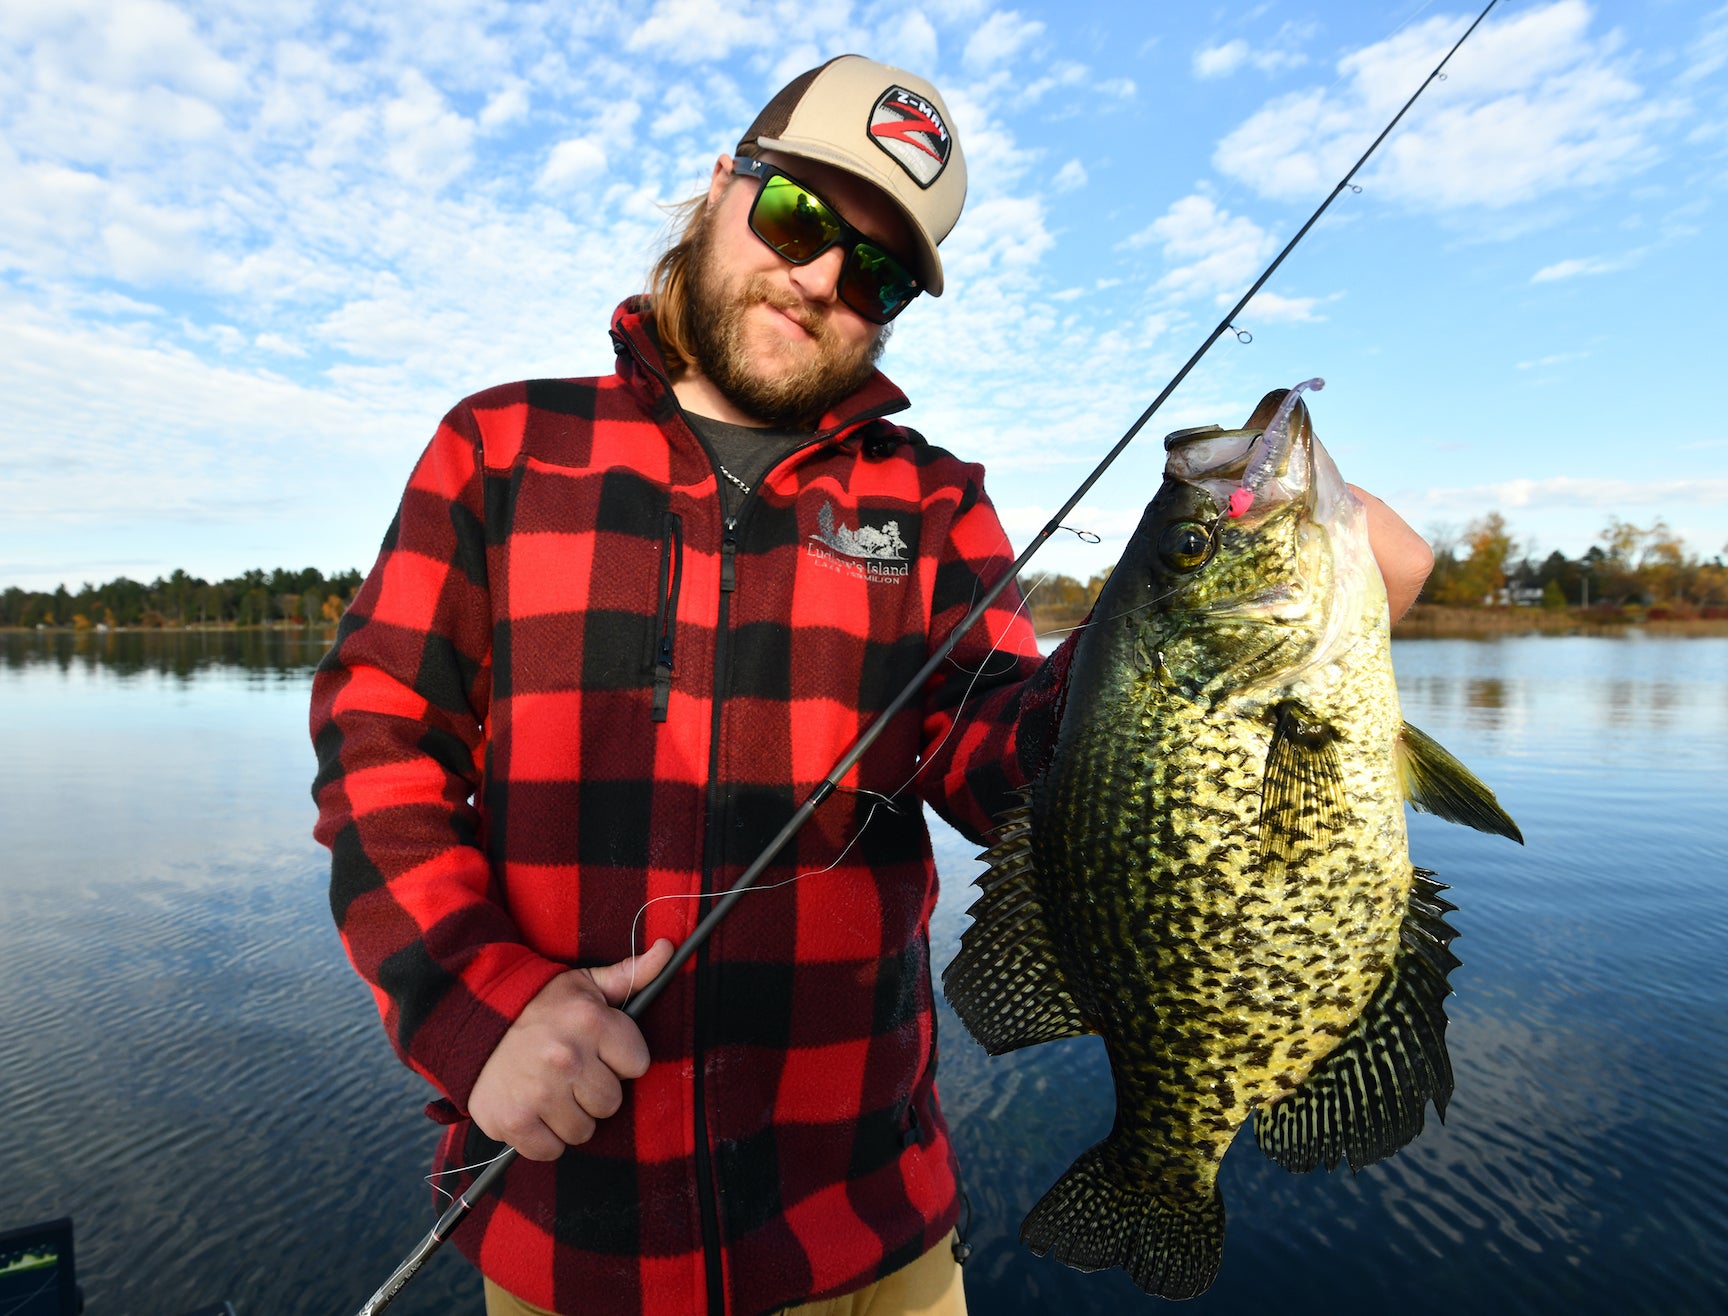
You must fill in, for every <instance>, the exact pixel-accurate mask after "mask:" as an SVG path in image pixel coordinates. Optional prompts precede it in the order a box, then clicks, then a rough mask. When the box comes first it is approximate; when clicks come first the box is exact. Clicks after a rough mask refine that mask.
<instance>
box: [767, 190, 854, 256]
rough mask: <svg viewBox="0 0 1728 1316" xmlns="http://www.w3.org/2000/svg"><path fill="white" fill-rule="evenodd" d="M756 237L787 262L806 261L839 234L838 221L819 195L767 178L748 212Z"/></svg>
mask: <svg viewBox="0 0 1728 1316" xmlns="http://www.w3.org/2000/svg"><path fill="white" fill-rule="evenodd" d="M750 217H751V222H752V225H753V227H754V228H755V230H756V232H757V234H758V236H760V237H761V238H762V240H763V241H764V242H766V243H767V244H768V245H769V246H770V247H773V248H774V250H775V251H777V252H779V253H780V254H781V255H782V256H784V257H785V258H786V259H787V260H790V261H806V260H809V259H810V258H811V257H812V256H814V255H815V254H816V253H817V252H819V251H821V250H822V248H823V247H826V246H827V245H828V244H829V243H831V242H833V241H834V239H835V238H837V237H838V236H839V235H840V222H839V219H838V218H837V217H836V216H835V214H834V212H833V211H831V210H829V209H828V207H827V205H826V204H824V202H823V201H822V199H821V198H820V197H815V196H812V195H811V194H810V193H808V192H806V191H805V190H804V189H803V188H801V187H799V186H798V184H796V183H794V182H793V181H792V180H791V179H789V178H770V179H769V180H768V181H767V182H766V183H764V184H763V185H762V191H761V192H760V193H758V194H757V197H756V205H755V207H754V209H752V211H751V212H750Z"/></svg>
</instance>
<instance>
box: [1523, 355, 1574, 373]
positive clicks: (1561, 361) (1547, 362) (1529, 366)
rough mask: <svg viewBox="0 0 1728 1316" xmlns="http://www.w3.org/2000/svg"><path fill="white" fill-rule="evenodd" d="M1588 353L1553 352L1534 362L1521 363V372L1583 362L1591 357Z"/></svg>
mask: <svg viewBox="0 0 1728 1316" xmlns="http://www.w3.org/2000/svg"><path fill="white" fill-rule="evenodd" d="M1589 355H1590V353H1588V352H1551V353H1549V354H1548V355H1547V356H1544V357H1538V358H1537V359H1536V360H1534V361H1520V362H1519V363H1518V369H1520V370H1540V369H1542V367H1544V366H1559V365H1565V364H1566V363H1567V362H1568V361H1583V360H1585V359H1586V358H1587V357H1589Z"/></svg>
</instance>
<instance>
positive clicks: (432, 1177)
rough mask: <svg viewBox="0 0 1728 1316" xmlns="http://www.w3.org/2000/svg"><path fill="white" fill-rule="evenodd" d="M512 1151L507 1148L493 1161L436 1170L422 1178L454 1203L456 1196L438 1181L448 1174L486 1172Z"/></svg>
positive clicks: (493, 1158)
mask: <svg viewBox="0 0 1728 1316" xmlns="http://www.w3.org/2000/svg"><path fill="white" fill-rule="evenodd" d="M511 1150H512V1149H511V1148H509V1147H506V1148H505V1149H504V1150H503V1151H501V1152H499V1153H498V1155H496V1156H494V1157H492V1160H487V1161H476V1162H474V1164H472V1165H452V1166H451V1167H450V1168H449V1169H448V1170H434V1171H432V1173H431V1174H428V1175H424V1176H422V1177H423V1178H424V1179H425V1180H426V1182H427V1183H429V1184H431V1185H432V1191H433V1192H435V1193H443V1194H444V1196H445V1197H448V1198H449V1199H450V1200H451V1201H452V1202H454V1201H455V1200H456V1194H455V1193H453V1192H450V1191H449V1190H448V1189H446V1188H445V1187H444V1185H442V1184H440V1183H439V1182H438V1180H440V1179H442V1178H443V1177H444V1176H445V1175H447V1174H465V1173H466V1172H467V1171H469V1170H484V1169H485V1168H486V1167H487V1166H488V1165H490V1164H492V1161H497V1160H502V1159H503V1158H504V1157H505V1156H506V1155H508V1154H509V1152H510V1151H511Z"/></svg>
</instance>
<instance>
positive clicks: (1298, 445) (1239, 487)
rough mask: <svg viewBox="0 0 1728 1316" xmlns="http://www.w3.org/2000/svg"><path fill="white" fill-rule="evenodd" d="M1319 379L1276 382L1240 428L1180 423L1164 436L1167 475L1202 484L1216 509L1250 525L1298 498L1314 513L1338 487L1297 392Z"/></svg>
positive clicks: (1200, 487) (1197, 486)
mask: <svg viewBox="0 0 1728 1316" xmlns="http://www.w3.org/2000/svg"><path fill="white" fill-rule="evenodd" d="M1323 386H1324V381H1321V380H1317V379H1315V380H1309V381H1307V382H1306V383H1303V384H1298V385H1297V386H1296V387H1295V388H1294V389H1288V388H1275V389H1273V390H1272V391H1271V392H1270V393H1268V394H1266V396H1265V397H1263V398H1261V399H1260V403H1259V405H1258V406H1256V407H1255V408H1254V411H1253V414H1252V415H1250V416H1249V417H1248V422H1247V424H1245V425H1243V426H1242V428H1240V429H1231V430H1227V429H1223V428H1221V427H1220V426H1217V425H1202V426H1197V427H1195V428H1193V429H1184V430H1177V431H1176V432H1175V433H1173V434H1170V435H1169V436H1167V437H1166V438H1165V440H1164V450H1165V452H1166V454H1168V455H1167V456H1166V458H1165V465H1164V475H1165V478H1166V479H1169V480H1175V481H1178V482H1180V483H1182V484H1186V485H1189V486H1190V487H1192V488H1195V489H1197V490H1200V491H1201V492H1203V493H1205V494H1206V496H1207V497H1208V498H1210V499H1211V501H1212V504H1213V507H1214V508H1215V509H1216V515H1217V516H1218V517H1219V518H1220V519H1223V520H1227V521H1230V522H1234V523H1236V524H1237V525H1239V526H1242V527H1244V528H1251V527H1253V526H1256V525H1259V524H1260V523H1262V522H1264V521H1265V520H1267V519H1268V518H1269V517H1271V516H1272V515H1274V514H1275V513H1277V512H1279V511H1282V510H1284V509H1285V508H1288V507H1290V506H1291V505H1292V504H1294V505H1296V507H1297V509H1298V511H1299V512H1304V513H1307V514H1309V515H1313V514H1315V513H1317V512H1319V511H1321V510H1322V505H1323V504H1327V503H1329V502H1330V501H1331V499H1330V497H1328V495H1331V494H1333V493H1334V492H1342V490H1343V481H1342V479H1340V478H1339V477H1338V474H1337V470H1336V468H1335V467H1333V465H1332V462H1331V459H1330V458H1329V457H1328V456H1327V455H1326V453H1325V450H1324V449H1323V448H1321V447H1320V445H1319V442H1318V440H1317V439H1316V438H1315V436H1314V424H1313V420H1312V418H1311V417H1310V416H1309V414H1308V406H1307V404H1306V403H1305V402H1304V401H1303V400H1302V398H1301V396H1300V395H1301V393H1302V392H1303V391H1304V390H1306V389H1309V388H1315V389H1318V388H1320V387H1323Z"/></svg>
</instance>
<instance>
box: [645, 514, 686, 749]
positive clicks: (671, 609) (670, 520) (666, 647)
mask: <svg viewBox="0 0 1728 1316" xmlns="http://www.w3.org/2000/svg"><path fill="white" fill-rule="evenodd" d="M683 581H684V522H683V520H682V519H681V518H680V517H679V516H678V514H677V513H676V512H668V513H666V521H665V525H664V527H663V529H662V533H661V538H660V581H659V587H658V588H659V601H658V605H657V607H656V610H655V630H654V659H653V665H654V720H655V721H656V722H664V721H665V720H666V709H667V707H668V706H669V705H670V704H671V701H672V657H673V642H674V641H675V640H676V638H677V631H678V589H679V586H680V585H682V584H683Z"/></svg>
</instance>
